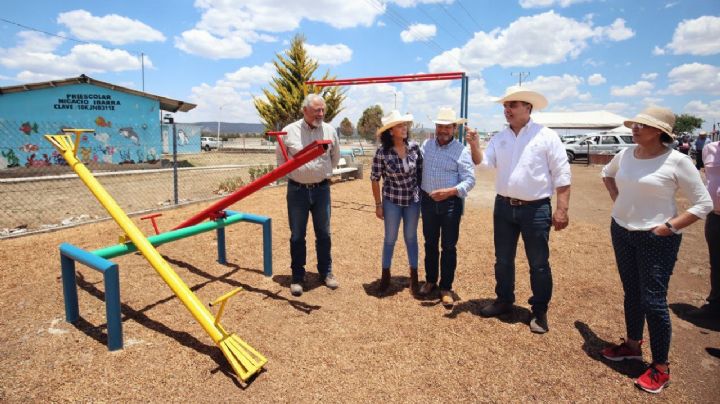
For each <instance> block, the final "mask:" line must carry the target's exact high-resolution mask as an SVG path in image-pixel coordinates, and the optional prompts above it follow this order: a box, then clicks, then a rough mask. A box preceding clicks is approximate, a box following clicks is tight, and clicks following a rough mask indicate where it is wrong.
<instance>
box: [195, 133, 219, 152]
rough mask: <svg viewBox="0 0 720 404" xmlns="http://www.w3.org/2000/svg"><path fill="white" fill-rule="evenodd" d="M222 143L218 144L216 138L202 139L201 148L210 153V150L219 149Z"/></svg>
mask: <svg viewBox="0 0 720 404" xmlns="http://www.w3.org/2000/svg"><path fill="white" fill-rule="evenodd" d="M221 142H222V141H220V142H218V139H217V138H216V137H205V136H203V137H201V138H200V148H201V149H203V150H205V151H210V149H218V148H219V147H220V146H221V145H222V143H221Z"/></svg>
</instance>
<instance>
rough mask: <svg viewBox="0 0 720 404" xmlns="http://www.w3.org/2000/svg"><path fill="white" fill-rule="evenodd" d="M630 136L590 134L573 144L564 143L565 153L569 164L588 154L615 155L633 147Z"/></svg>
mask: <svg viewBox="0 0 720 404" xmlns="http://www.w3.org/2000/svg"><path fill="white" fill-rule="evenodd" d="M633 146H635V143H633V140H632V135H625V134H614V133H596V134H590V135H587V136H585V137H583V138H582V139H579V140H576V141H574V142H569V143H565V153H566V154H567V158H568V161H569V162H571V163H572V162H573V160H575V159H576V158H578V157H587V156H588V150H589V151H590V153H592V154H594V153H609V154H616V153H617V152H619V151H620V150H622V149H625V148H627V147H633Z"/></svg>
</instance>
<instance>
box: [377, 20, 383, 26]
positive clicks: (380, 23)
mask: <svg viewBox="0 0 720 404" xmlns="http://www.w3.org/2000/svg"><path fill="white" fill-rule="evenodd" d="M376 25H377V26H378V27H384V26H385V23H384V22H383V21H380V20H378V22H377V24H376Z"/></svg>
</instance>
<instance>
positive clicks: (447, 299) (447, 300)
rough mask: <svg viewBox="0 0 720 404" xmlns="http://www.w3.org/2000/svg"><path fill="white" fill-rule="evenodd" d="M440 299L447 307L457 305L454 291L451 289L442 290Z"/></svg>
mask: <svg viewBox="0 0 720 404" xmlns="http://www.w3.org/2000/svg"><path fill="white" fill-rule="evenodd" d="M440 301H441V302H442V304H443V306H445V308H446V309H451V308H452V307H453V306H454V305H455V299H453V295H452V292H451V291H449V290H441V291H440Z"/></svg>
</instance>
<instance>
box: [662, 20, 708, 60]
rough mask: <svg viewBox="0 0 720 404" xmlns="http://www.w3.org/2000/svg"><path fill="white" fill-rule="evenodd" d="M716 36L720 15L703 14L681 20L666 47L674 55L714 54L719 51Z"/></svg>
mask: <svg viewBox="0 0 720 404" xmlns="http://www.w3.org/2000/svg"><path fill="white" fill-rule="evenodd" d="M718 38H720V17H715V16H709V15H705V16H702V17H700V18H696V19H694V20H683V21H681V22H680V23H679V24H678V26H677V28H675V33H674V34H673V39H672V42H670V43H669V44H668V45H667V47H666V48H667V50H668V51H672V53H673V54H675V55H699V56H707V55H714V54H717V53H720V41H719V40H718Z"/></svg>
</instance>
